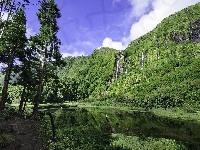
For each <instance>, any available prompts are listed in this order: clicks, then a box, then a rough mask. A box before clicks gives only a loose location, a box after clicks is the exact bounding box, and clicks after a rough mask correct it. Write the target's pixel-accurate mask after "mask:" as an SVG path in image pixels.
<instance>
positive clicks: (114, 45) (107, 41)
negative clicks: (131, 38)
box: [102, 37, 125, 50]
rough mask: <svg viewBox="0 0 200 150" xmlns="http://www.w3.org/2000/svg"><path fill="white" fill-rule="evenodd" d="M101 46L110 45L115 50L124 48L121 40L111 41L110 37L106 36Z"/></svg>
mask: <svg viewBox="0 0 200 150" xmlns="http://www.w3.org/2000/svg"><path fill="white" fill-rule="evenodd" d="M102 47H110V48H114V49H116V50H123V49H125V47H124V46H123V44H122V42H117V41H113V40H112V39H111V38H108V37H107V38H105V39H104V40H103V43H102Z"/></svg>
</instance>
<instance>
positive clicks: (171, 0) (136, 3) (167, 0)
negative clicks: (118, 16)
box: [102, 0, 200, 49]
mask: <svg viewBox="0 0 200 150" xmlns="http://www.w3.org/2000/svg"><path fill="white" fill-rule="evenodd" d="M129 2H130V4H131V6H132V12H131V14H130V16H132V17H139V16H140V19H139V21H138V22H136V23H135V22H134V23H133V24H132V26H131V29H130V32H129V36H128V37H123V38H122V39H121V40H120V41H113V40H112V39H111V38H107V37H106V38H105V39H104V40H103V43H102V47H103V46H104V45H106V46H108V47H111V48H113V47H114V46H113V45H115V47H120V48H123V49H125V47H127V46H128V44H129V43H130V42H131V41H133V40H135V39H137V38H139V37H140V36H142V35H144V34H146V33H147V32H149V31H151V30H153V29H154V28H155V27H156V26H157V24H159V23H160V22H161V21H162V20H163V19H164V18H166V17H168V16H169V15H171V14H173V13H175V12H177V11H180V10H181V9H183V8H186V7H188V6H191V5H194V4H196V3H198V2H200V0H129ZM150 5H151V6H152V8H153V10H152V11H151V12H149V13H148V14H144V13H145V11H146V9H147V8H148V7H149V6H150ZM141 15H142V16H141ZM126 19H130V17H127V18H126Z"/></svg>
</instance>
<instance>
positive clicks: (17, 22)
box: [0, 7, 27, 111]
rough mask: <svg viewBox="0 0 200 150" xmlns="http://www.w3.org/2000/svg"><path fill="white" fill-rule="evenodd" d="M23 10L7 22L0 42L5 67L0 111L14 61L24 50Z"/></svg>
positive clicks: (24, 20)
mask: <svg viewBox="0 0 200 150" xmlns="http://www.w3.org/2000/svg"><path fill="white" fill-rule="evenodd" d="M24 9H25V8H24V7H22V8H20V9H19V10H18V11H17V12H16V14H15V15H13V17H12V20H9V24H7V27H6V29H5V31H4V34H3V35H2V36H1V40H0V54H1V55H0V62H1V63H4V64H6V65H7V68H6V71H5V78H4V85H3V89H2V97H1V101H0V111H2V110H3V109H4V107H5V103H6V100H7V89H8V84H9V80H10V75H11V71H12V69H13V65H14V61H15V59H16V58H18V57H19V54H20V52H21V51H23V50H24V48H25V45H26V41H27V38H26V16H25V13H24Z"/></svg>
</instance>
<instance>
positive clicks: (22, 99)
mask: <svg viewBox="0 0 200 150" xmlns="http://www.w3.org/2000/svg"><path fill="white" fill-rule="evenodd" d="M25 91H26V86H25V85H24V89H23V91H22V95H21V100H20V103H19V113H22V107H23V104H24V101H25V98H24V96H25Z"/></svg>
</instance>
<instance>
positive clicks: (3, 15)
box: [0, 11, 8, 20]
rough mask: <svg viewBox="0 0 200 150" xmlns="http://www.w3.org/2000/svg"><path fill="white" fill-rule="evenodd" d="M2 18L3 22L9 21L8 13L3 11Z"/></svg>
mask: <svg viewBox="0 0 200 150" xmlns="http://www.w3.org/2000/svg"><path fill="white" fill-rule="evenodd" d="M0 18H1V19H2V20H7V18H8V12H5V11H2V14H1V16H0Z"/></svg>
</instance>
